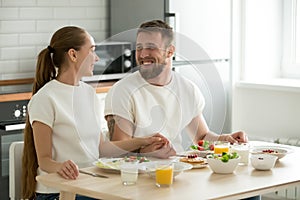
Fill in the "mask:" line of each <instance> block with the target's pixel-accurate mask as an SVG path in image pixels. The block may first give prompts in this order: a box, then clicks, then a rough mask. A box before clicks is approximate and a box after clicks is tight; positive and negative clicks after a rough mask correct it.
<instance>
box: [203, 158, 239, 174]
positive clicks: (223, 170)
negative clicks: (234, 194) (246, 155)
mask: <svg viewBox="0 0 300 200" xmlns="http://www.w3.org/2000/svg"><path fill="white" fill-rule="evenodd" d="M239 161H240V157H238V158H234V159H230V160H228V162H223V161H222V160H220V159H216V158H210V157H207V163H208V166H209V167H210V168H211V170H212V171H213V172H215V173H218V174H230V173H233V172H234V170H235V169H236V167H237V166H238V164H239Z"/></svg>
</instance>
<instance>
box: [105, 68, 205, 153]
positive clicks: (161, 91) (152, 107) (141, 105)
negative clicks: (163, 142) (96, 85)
mask: <svg viewBox="0 0 300 200" xmlns="http://www.w3.org/2000/svg"><path fill="white" fill-rule="evenodd" d="M204 104H205V103H204V98H203V95H202V94H201V92H200V90H199V89H198V87H197V86H196V85H195V84H193V83H192V82H191V81H189V80H187V79H186V78H184V77H182V76H180V75H179V74H178V73H176V72H172V80H171V82H170V83H169V84H168V85H165V86H155V85H151V84H149V83H148V82H147V81H145V80H144V79H143V78H142V77H141V75H140V73H139V72H138V71H137V72H134V73H133V74H131V75H129V76H128V77H125V78H123V79H122V80H120V81H118V82H117V83H116V84H115V85H114V86H113V87H112V88H111V89H110V90H109V92H108V94H107V96H106V101H105V109H104V114H105V115H111V114H112V115H118V116H120V117H123V118H125V119H127V120H129V121H130V122H132V123H133V124H134V125H135V126H136V130H135V132H134V137H143V136H149V135H153V134H154V133H161V134H162V135H164V136H165V137H167V138H168V139H169V140H170V141H171V142H172V144H173V146H174V147H175V149H176V151H183V147H182V134H181V132H182V131H183V130H184V128H185V127H186V126H187V125H188V124H189V123H190V122H191V120H192V119H193V118H194V117H196V116H198V115H199V114H201V113H202V110H203V108H204Z"/></svg>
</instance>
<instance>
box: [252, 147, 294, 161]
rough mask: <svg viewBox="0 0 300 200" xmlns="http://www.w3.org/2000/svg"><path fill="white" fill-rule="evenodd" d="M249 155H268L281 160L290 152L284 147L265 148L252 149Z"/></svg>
mask: <svg viewBox="0 0 300 200" xmlns="http://www.w3.org/2000/svg"><path fill="white" fill-rule="evenodd" d="M250 152H251V154H269V155H273V156H276V157H277V158H278V159H281V158H283V157H284V156H286V154H288V153H289V152H290V150H289V149H287V148H284V147H275V146H266V147H254V148H253V149H252V150H251V151H250Z"/></svg>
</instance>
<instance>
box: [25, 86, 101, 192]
mask: <svg viewBox="0 0 300 200" xmlns="http://www.w3.org/2000/svg"><path fill="white" fill-rule="evenodd" d="M28 112H29V119H30V123H31V124H32V123H33V122H34V121H39V122H42V123H44V124H46V125H48V126H49V127H50V128H51V129H52V131H53V132H52V158H53V159H54V160H56V161H58V162H64V161H67V160H73V161H74V162H75V163H76V164H77V165H78V167H79V168H81V167H87V166H91V165H92V163H93V162H94V161H95V160H97V159H98V158H99V142H100V134H101V127H100V124H101V123H100V102H99V100H98V97H97V96H96V93H95V90H94V89H93V88H92V87H91V86H89V85H88V84H86V83H83V82H80V84H79V85H78V86H71V85H67V84H64V83H61V82H59V81H57V80H52V81H50V82H48V83H47V84H46V85H45V86H44V87H42V88H41V89H40V90H39V91H38V92H37V93H36V94H35V95H33V97H32V98H31V100H30V102H29V104H28ZM39 134H43V133H39ZM44 173H46V172H44V171H42V170H41V169H40V168H38V175H40V174H44ZM36 192H39V193H53V192H58V191H56V190H53V189H51V188H47V187H45V186H43V185H41V184H40V183H37V189H36Z"/></svg>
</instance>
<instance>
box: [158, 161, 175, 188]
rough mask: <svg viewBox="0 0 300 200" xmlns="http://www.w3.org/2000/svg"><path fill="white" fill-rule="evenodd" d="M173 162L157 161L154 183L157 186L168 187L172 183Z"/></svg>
mask: <svg viewBox="0 0 300 200" xmlns="http://www.w3.org/2000/svg"><path fill="white" fill-rule="evenodd" d="M173 169H174V164H173V163H170V162H169V163H168V162H158V163H157V164H156V167H155V176H156V181H155V184H156V186H157V187H169V186H170V185H172V183H173Z"/></svg>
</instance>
